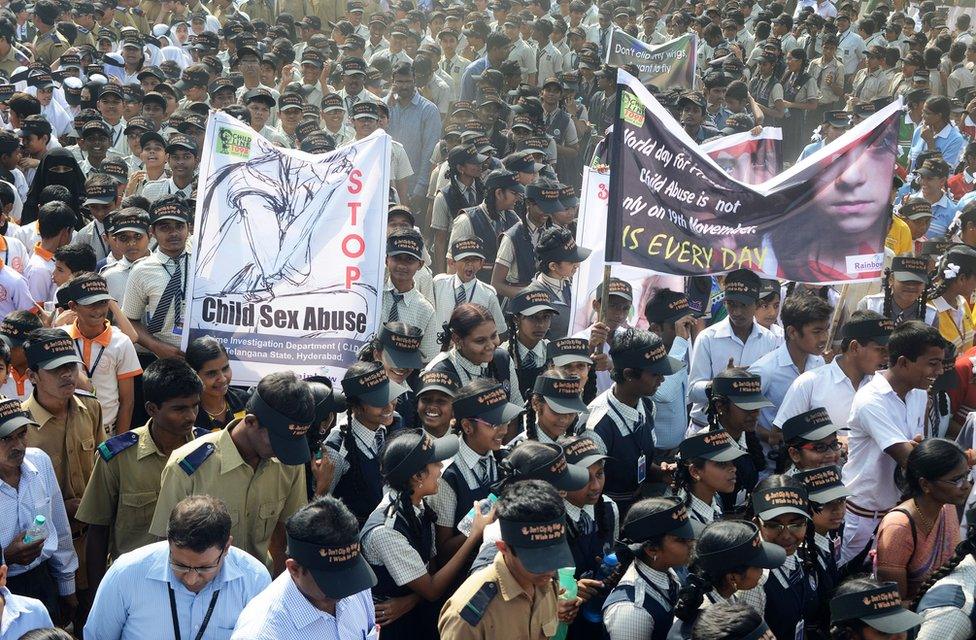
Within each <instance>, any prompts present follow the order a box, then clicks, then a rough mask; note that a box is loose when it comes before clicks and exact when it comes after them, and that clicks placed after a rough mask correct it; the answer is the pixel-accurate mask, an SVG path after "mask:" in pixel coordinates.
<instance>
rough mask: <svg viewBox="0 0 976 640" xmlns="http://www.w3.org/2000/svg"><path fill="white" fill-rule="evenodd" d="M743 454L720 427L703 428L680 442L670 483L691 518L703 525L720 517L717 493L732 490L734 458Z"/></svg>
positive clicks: (734, 472) (734, 475)
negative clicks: (706, 429) (713, 428)
mask: <svg viewBox="0 0 976 640" xmlns="http://www.w3.org/2000/svg"><path fill="white" fill-rule="evenodd" d="M745 455H747V454H746V452H745V451H743V450H742V449H741V448H740V447H739V446H738V445H737V444H736V443H735V441H734V440H732V437H731V436H730V435H729V434H728V432H726V431H725V430H724V429H719V430H718V431H703V432H701V433H699V434H697V435H694V436H691V437H688V438H685V439H684V440H683V441H682V442H681V444H680V445H679V446H678V468H677V470H675V472H674V481H673V483H672V485H671V486H672V488H673V489H674V493H675V495H676V496H678V498H679V499H680V500H681V501H682V502H683V503H684V505H685V506H686V507H688V515H689V516H690V517H691V519H692V520H696V521H698V522H700V523H701V524H703V525H706V524H711V523H712V522H715V521H716V520H718V519H720V518H721V517H722V507H721V505H720V504H719V494H720V493H732V492H733V491H734V490H735V479H736V469H735V461H736V460H737V459H739V458H741V457H742V456H745Z"/></svg>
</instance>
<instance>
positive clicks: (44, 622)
mask: <svg viewBox="0 0 976 640" xmlns="http://www.w3.org/2000/svg"><path fill="white" fill-rule="evenodd" d="M0 598H3V613H2V614H0V615H2V618H0V638H19V637H21V636H22V635H24V634H25V633H27V632H28V631H33V630H35V629H47V628H50V627H53V626H54V623H53V622H51V615H50V614H49V613H48V612H47V609H46V608H44V603H42V602H41V601H40V600H37V599H35V598H28V597H27V596H18V595H16V594H13V593H10V589H8V588H7V587H0Z"/></svg>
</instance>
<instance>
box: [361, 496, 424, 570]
mask: <svg viewBox="0 0 976 640" xmlns="http://www.w3.org/2000/svg"><path fill="white" fill-rule="evenodd" d="M393 497H394V496H393V494H390V493H387V494H386V495H385V496H384V497H383V500H382V501H380V504H379V505H377V506H378V507H384V506H389V505H390V503H391V502H392V501H393ZM425 510H426V507H425V506H424V503H423V502H421V503H420V505H418V506H414V507H413V511H414V513H415V514H416V516H417V519H418V520H419V521H420V522H421V523H422V522H423V521H424V517H425ZM392 519H393V517H392V516H389V517H387V520H386V524H385V525H384V526H381V527H376V528H375V529H372V530H371V531H370V532H369V535H364V536H363V557H364V558H365V559H366V561H367V562H369V563H370V564H372V565H381V566H383V567H385V568H386V570H387V571H389V572H390V577H391V578H393V581H394V582H395V583H396V585H397V586H398V587H402V586H404V585H406V584H408V583H410V582H413V581H414V580H416V579H417V578H422V577H423V576H425V575H427V573H428V571H427V563H425V562H424V560H423V558H421V557H420V552H419V551H418V550H417V549H415V548H414V547H413V546H411V544H410V541H409V540H407V538H406V536H404V535H403V534H402V533H400V532H399V531H397V530H396V529H394V528H393V526H392ZM436 553H437V550H436V548H435V544H434V537H433V536H431V544H430V556H431V557H433V556H434V555H435V554H436Z"/></svg>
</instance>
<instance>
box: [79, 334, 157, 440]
mask: <svg viewBox="0 0 976 640" xmlns="http://www.w3.org/2000/svg"><path fill="white" fill-rule="evenodd" d="M62 328H63V329H64V330H65V331H66V332H67V333H68V335H69V336H71V339H72V340H74V342H75V350H76V351H77V352H78V357H80V358H81V359H82V361H83V365H82V366H83V367H84V368H85V373H86V374H87V375H88V379H89V380H91V381H92V384H93V385H94V387H95V395H96V396H97V397H98V402H99V404H101V405H102V426H103V427H104V428H105V435H111V434H112V433H114V431H115V420H116V418H117V417H118V414H119V380H129V379H131V378H135V377H136V376H138V375H141V374H142V367H141V366H139V357H138V356H137V355H136V348H135V346H134V345H133V344H132V340H131V339H130V338H129V336H127V335H125V334H124V333H122V331H121V330H120V329H119V328H118V327H113V326H112V325H111V324H110V323H109V322H108V321H107V320H106V321H105V330H104V331H103V332H102V333H100V334H99V335H97V336H96V337H95V338H93V339H91V340H89V339H88V338H86V337H85V336H83V335H82V333H81V331H80V330H79V329H78V323H77V322H76V323H73V324H71V325H69V326H67V327H62Z"/></svg>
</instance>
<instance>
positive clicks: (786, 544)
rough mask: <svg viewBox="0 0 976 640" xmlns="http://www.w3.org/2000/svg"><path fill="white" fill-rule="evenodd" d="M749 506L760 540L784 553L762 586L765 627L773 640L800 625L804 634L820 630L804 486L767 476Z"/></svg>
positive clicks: (821, 598)
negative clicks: (766, 626)
mask: <svg viewBox="0 0 976 640" xmlns="http://www.w3.org/2000/svg"><path fill="white" fill-rule="evenodd" d="M749 507H750V508H749V511H748V512H747V515H748V516H749V517H750V518H751V519H752V521H753V522H754V523H755V524H756V525H757V526H758V527H759V531H760V532H761V533H762V537H763V540H765V541H766V542H769V543H772V544H775V545H777V546H779V547H782V548H783V551H784V552H785V553H786V561H785V562H784V563H783V566H781V567H779V568H777V569H774V570H772V571H771V572H770V575H769V579H768V580H766V583H765V584H764V585H763V590H764V591H765V592H766V622H767V623H768V624H769V628H770V630H771V631H772V632H773V635H774V636H776V637H777V638H792V637H794V636H795V635H796V629H797V627H798V625H801V624H802V625H803V628H804V629H806V631H807V633H808V634H809V633H810V632H811V631H812V630H814V629H816V628H818V627H819V626H820V625H819V624H818V623H820V621H821V616H822V615H823V605H824V603H825V602H826V597H827V593H826V591H825V590H823V589H824V587H823V583H822V582H821V581H819V580H818V575H817V571H816V567H817V561H816V544H815V543H814V533H815V532H814V528H813V527H812V526H810V521H811V518H810V514H809V508H810V507H809V503H808V501H807V490H806V487H805V486H804V485H803V484H802V483H800V482H799V481H798V480H796V479H795V478H793V477H791V476H785V475H771V476H769V477H768V478H766V479H765V480H763V481H762V482H760V483H759V484H758V485H756V489H755V491H753V492H752V496H751V498H750V501H749ZM807 637H811V636H809V635H808V636H807Z"/></svg>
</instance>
